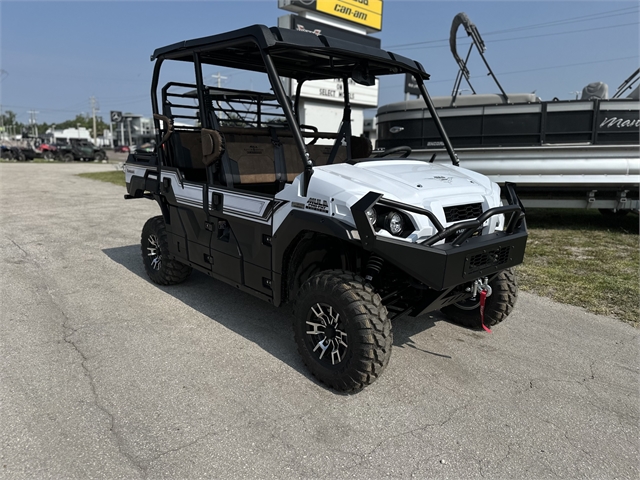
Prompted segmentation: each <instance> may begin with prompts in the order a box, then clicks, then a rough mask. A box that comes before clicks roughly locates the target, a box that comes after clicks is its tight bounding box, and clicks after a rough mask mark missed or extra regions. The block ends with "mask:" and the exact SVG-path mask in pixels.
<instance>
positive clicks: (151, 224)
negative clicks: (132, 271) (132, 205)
mask: <svg viewBox="0 0 640 480" xmlns="http://www.w3.org/2000/svg"><path fill="white" fill-rule="evenodd" d="M141 248H142V261H143V263H144V269H145V271H146V272H147V275H149V278H150V279H151V280H152V281H153V282H155V283H157V284H159V285H175V284H177V283H181V282H184V281H185V280H186V279H187V278H188V277H189V275H191V271H192V268H191V267H190V266H189V265H185V264H184V263H180V262H179V261H177V260H170V259H169V242H168V240H167V231H166V228H165V224H164V218H162V216H158V217H153V218H150V219H149V220H147V223H145V224H144V227H143V228H142V238H141Z"/></svg>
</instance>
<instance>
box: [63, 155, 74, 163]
mask: <svg viewBox="0 0 640 480" xmlns="http://www.w3.org/2000/svg"><path fill="white" fill-rule="evenodd" d="M62 161H63V162H73V153H63V154H62Z"/></svg>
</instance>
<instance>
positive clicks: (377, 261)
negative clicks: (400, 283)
mask: <svg viewBox="0 0 640 480" xmlns="http://www.w3.org/2000/svg"><path fill="white" fill-rule="evenodd" d="M382 265H384V260H383V259H382V258H380V257H379V256H377V255H371V256H370V257H369V261H368V262H367V268H366V269H365V277H364V278H365V280H366V281H367V282H371V281H373V277H375V276H376V275H377V274H379V273H380V270H382Z"/></svg>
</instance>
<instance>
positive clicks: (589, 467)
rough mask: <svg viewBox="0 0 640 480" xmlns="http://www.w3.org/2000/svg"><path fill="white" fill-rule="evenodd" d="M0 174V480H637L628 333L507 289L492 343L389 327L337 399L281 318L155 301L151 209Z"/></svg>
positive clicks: (85, 189)
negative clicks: (378, 367)
mask: <svg viewBox="0 0 640 480" xmlns="http://www.w3.org/2000/svg"><path fill="white" fill-rule="evenodd" d="M113 168H114V166H113V165H110V164H93V163H84V164H80V163H74V164H32V163H2V164H0V205H1V210H0V268H1V275H0V289H1V290H0V348H1V352H0V354H1V356H0V358H1V359H2V362H0V478H3V479H4V478H6V479H35V478H37V479H43V478H54V479H63V478H64V479H66V478H71V479H91V478H98V479H112V478H113V479H115V478H125V479H136V478H148V479H161V478H167V479H191V478H362V479H371V478H389V477H392V478H396V477H398V478H414V477H415V478H434V479H441V478H442V479H445V478H448V479H472V478H480V477H483V478H496V479H520V478H523V479H524V478H526V479H542V478H593V479H614V478H620V479H627V478H628V479H636V478H638V477H639V475H640V472H639V468H638V459H639V445H638V439H639V434H638V433H639V432H638V430H639V418H640V415H639V408H640V399H639V379H640V376H639V373H640V372H639V370H640V368H639V362H638V360H639V355H638V353H639V350H640V349H639V342H638V333H639V331H638V330H637V329H634V328H633V327H631V326H629V325H627V324H625V323H622V322H621V321H619V320H617V319H615V318H610V317H602V316H596V315H592V314H589V313H586V312H585V311H583V310H582V309H580V308H575V307H571V306H566V305H561V304H557V303H554V302H552V301H550V300H547V299H544V298H539V297H536V296H533V295H529V294H525V293H521V294H520V297H519V299H518V304H517V306H516V309H515V311H514V313H513V314H512V315H511V316H510V317H509V318H508V319H507V320H506V322H505V323H504V324H502V325H499V326H498V327H496V328H495V329H494V333H492V334H486V333H484V332H478V331H470V330H466V329H464V328H461V327H458V326H456V325H453V324H450V323H448V322H447V321H445V320H444V318H443V317H442V316H441V315H439V314H435V315H425V316H423V317H420V318H417V319H411V318H404V319H399V320H398V321H396V322H395V323H394V326H393V328H394V346H393V353H392V356H391V361H390V363H389V366H388V368H387V369H386V370H385V372H384V374H383V375H382V377H381V378H380V379H379V380H378V381H377V382H376V383H374V384H373V385H371V386H370V387H368V388H366V389H365V390H363V391H362V392H360V393H358V394H355V395H341V394H337V393H335V392H333V391H331V390H328V389H326V388H325V387H324V386H323V385H321V384H319V383H317V382H316V381H315V380H314V379H313V377H311V376H310V374H308V373H307V371H306V369H305V367H304V365H303V363H302V361H301V359H300V358H299V357H298V355H297V353H296V349H295V344H294V341H293V335H292V328H291V317H290V311H289V310H288V308H286V307H283V308H274V307H272V306H270V305H268V304H266V303H263V302H261V301H260V300H258V299H255V298H253V297H251V296H249V295H247V294H243V293H241V292H239V291H237V290H236V289H234V288H232V287H230V286H227V285H225V284H223V283H222V282H219V281H216V280H213V279H210V278H208V277H206V276H205V275H201V274H197V273H194V275H193V276H192V277H191V278H190V279H189V280H187V281H186V282H185V283H184V284H181V285H178V286H174V287H159V286H157V285H155V284H153V283H151V282H150V281H149V280H148V279H147V278H146V276H145V274H144V270H143V267H142V262H141V258H140V247H139V242H140V231H141V229H142V225H143V224H144V222H145V221H146V220H147V218H149V217H151V216H154V215H158V214H159V209H158V207H157V205H156V204H155V203H153V202H150V201H147V200H131V201H125V200H124V199H123V194H124V193H125V192H124V189H123V188H122V187H118V186H116V185H112V184H108V183H103V182H99V181H95V180H89V179H85V178H81V177H78V176H76V174H77V173H80V172H84V171H98V170H110V169H113Z"/></svg>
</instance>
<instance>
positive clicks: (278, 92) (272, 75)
mask: <svg viewBox="0 0 640 480" xmlns="http://www.w3.org/2000/svg"><path fill="white" fill-rule="evenodd" d="M232 43H233V42H232ZM261 56H262V59H263V61H264V65H265V69H266V73H267V75H268V77H269V81H270V83H271V86H272V88H273V92H274V94H275V96H276V99H277V100H278V102H279V103H280V107H281V108H282V111H283V113H284V116H285V118H286V119H287V121H288V122H289V125H290V127H291V132H292V134H293V139H294V142H295V144H296V146H297V147H298V151H299V152H300V155H301V158H302V159H303V163H304V166H305V167H304V171H303V182H302V191H301V195H302V196H303V197H306V196H307V191H308V187H309V182H310V181H311V176H312V175H313V161H312V159H311V157H310V156H309V152H308V151H307V148H306V145H305V143H304V138H303V135H302V132H301V130H300V127H299V123H298V122H297V121H296V119H297V118H298V100H299V96H300V91H301V89H302V83H303V82H304V81H305V80H304V79H300V80H298V88H297V89H296V93H295V105H291V103H290V99H289V97H288V96H287V94H286V93H285V90H284V87H283V85H282V82H281V81H280V77H279V75H278V72H277V70H276V67H275V64H274V63H273V59H272V58H271V56H270V55H269V52H267V51H265V50H261ZM166 58H169V59H170V58H171V56H170V55H168V56H166ZM151 60H155V65H154V68H153V78H152V81H151V109H152V112H153V118H154V126H155V129H156V132H157V133H156V137H157V140H156V144H157V145H158V147H157V148H156V153H157V154H158V156H159V158H158V160H159V161H158V178H160V177H159V176H160V171H161V166H162V165H163V164H164V163H165V159H164V151H163V149H162V148H160V146H161V145H162V144H164V143H165V142H166V141H167V139H168V137H169V135H170V130H171V126H170V125H167V131H165V134H164V135H163V134H162V128H161V126H160V121H161V120H162V121H165V122H166V121H167V120H166V117H164V116H163V115H162V114H161V112H160V111H159V108H158V83H159V79H160V69H161V66H162V63H163V62H164V60H165V55H161V56H158V57H155V58H154V57H152V58H151ZM193 64H194V69H195V77H196V86H197V95H198V103H199V111H200V118H201V119H202V126H203V128H214V126H213V125H209V123H211V121H210V119H209V117H208V116H207V115H206V114H205V113H206V112H205V105H204V103H205V102H204V88H205V85H204V80H203V78H202V68H201V61H200V53H199V52H198V51H194V52H193ZM411 73H412V74H413V77H414V79H415V81H416V83H417V84H418V88H419V90H420V93H421V95H422V97H423V100H424V101H425V103H426V105H427V109H428V110H429V113H430V114H431V118H433V120H434V123H435V126H436V129H437V130H438V133H439V134H440V137H441V138H442V142H443V144H444V147H445V149H446V150H447V153H448V154H449V158H450V159H451V163H452V164H453V165H455V166H459V165H460V161H459V160H458V155H457V154H456V153H455V151H454V150H453V146H452V144H451V141H450V140H449V137H448V135H447V133H446V131H445V130H444V126H443V125H442V121H441V120H440V117H439V116H438V113H437V112H436V108H435V106H434V104H433V101H432V100H431V97H430V96H429V93H428V91H427V88H426V86H425V84H424V81H423V78H422V77H421V76H420V75H416V74H415V72H411ZM342 80H343V84H344V92H345V95H344V97H343V98H344V107H343V108H344V114H343V125H342V126H341V128H340V131H339V132H338V137H337V139H336V143H335V145H334V147H336V145H338V144H339V142H341V141H342V138H346V139H347V141H348V138H349V136H350V134H351V105H350V100H349V94H348V92H349V85H348V83H349V82H348V78H346V77H345V78H343V79H342ZM168 120H169V121H171V120H172V119H168ZM157 188H158V189H159V188H160V186H159V183H158V187H157Z"/></svg>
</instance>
